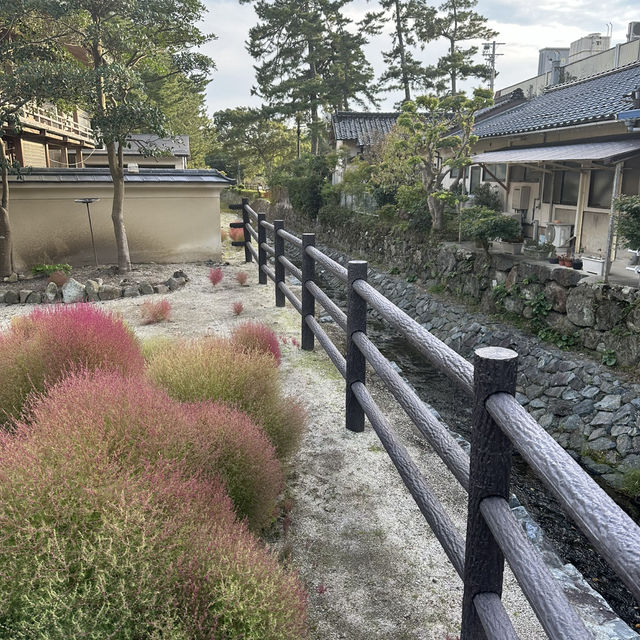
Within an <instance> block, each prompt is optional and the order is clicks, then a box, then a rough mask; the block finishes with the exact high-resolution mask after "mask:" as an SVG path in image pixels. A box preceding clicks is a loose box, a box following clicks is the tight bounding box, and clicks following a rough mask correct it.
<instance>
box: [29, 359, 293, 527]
mask: <svg viewBox="0 0 640 640" xmlns="http://www.w3.org/2000/svg"><path fill="white" fill-rule="evenodd" d="M26 413H27V419H28V421H29V422H30V423H32V424H33V425H34V427H33V429H34V431H35V432H36V433H37V437H39V438H48V437H51V438H55V437H56V435H55V434H56V433H57V432H59V431H61V430H64V429H67V428H69V427H68V425H73V426H72V429H73V433H74V434H75V433H78V434H79V433H81V432H83V433H84V435H83V439H84V442H85V443H86V444H87V446H89V447H90V449H95V448H96V447H98V448H100V446H102V445H101V443H107V445H106V446H107V447H108V451H109V454H110V456H111V457H112V459H113V460H116V461H117V462H118V464H120V465H122V466H123V468H127V469H129V470H133V471H135V470H139V469H142V468H144V466H145V465H146V464H148V463H150V462H152V461H154V460H157V459H165V460H173V461H180V462H181V464H182V465H183V467H184V469H185V470H186V471H187V472H188V473H189V474H200V475H202V476H203V477H204V478H207V479H209V480H214V479H216V478H220V479H222V481H223V482H224V484H225V486H226V487H227V490H228V492H229V495H230V496H231V499H232V501H233V504H234V506H235V508H236V513H238V515H239V516H240V517H246V518H247V519H248V521H249V524H250V526H251V527H252V528H253V529H256V530H258V529H260V528H261V527H262V526H264V525H265V524H267V523H268V521H269V520H270V518H271V517H272V515H273V512H274V509H275V504H276V500H277V497H278V494H279V492H280V490H281V488H282V484H283V479H282V473H281V470H280V464H279V462H278V461H277V459H276V457H275V450H274V448H273V445H272V444H271V443H270V442H269V440H268V439H267V437H266V435H265V434H264V432H263V431H262V430H261V429H260V428H259V427H257V426H256V425H255V424H254V423H253V422H252V421H251V419H250V418H249V416H248V415H247V414H245V413H242V412H241V411H238V410H235V409H232V408H229V407H226V406H224V405H216V404H213V403H210V402H203V403H199V404H196V405H182V404H180V403H178V402H176V401H174V400H172V399H171V398H170V397H169V396H168V395H167V394H166V393H165V392H164V391H162V390H160V389H157V388H156V387H154V386H152V385H151V384H150V383H149V382H147V381H146V380H145V379H143V378H136V379H127V378H124V377H122V376H120V375H119V374H117V373H115V372H109V371H105V372H103V371H99V372H95V373H87V372H84V373H78V374H71V375H70V376H69V377H68V378H67V379H66V380H64V381H62V382H61V383H59V384H57V385H56V386H54V387H53V388H51V389H50V390H49V392H48V394H47V395H46V396H40V397H38V398H34V399H33V400H32V401H31V402H30V404H29V407H28V410H27V412H26Z"/></svg>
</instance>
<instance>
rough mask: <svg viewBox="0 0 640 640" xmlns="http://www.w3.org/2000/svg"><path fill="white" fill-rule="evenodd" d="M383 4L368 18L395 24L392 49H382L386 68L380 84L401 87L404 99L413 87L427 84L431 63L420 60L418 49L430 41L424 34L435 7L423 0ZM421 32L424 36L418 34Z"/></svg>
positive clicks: (391, 88) (391, 0)
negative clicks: (379, 10) (416, 52)
mask: <svg viewBox="0 0 640 640" xmlns="http://www.w3.org/2000/svg"><path fill="white" fill-rule="evenodd" d="M380 7H381V8H382V11H381V12H378V13H370V14H369V15H368V17H369V20H370V21H371V22H372V23H374V24H376V23H377V25H378V26H380V25H381V24H382V23H387V22H391V23H392V24H393V33H392V46H391V49H389V50H388V51H383V53H382V57H383V59H384V61H385V63H386V65H387V69H386V71H385V72H384V73H383V74H382V76H381V77H380V87H381V89H382V90H383V91H395V90H398V89H399V90H401V91H402V92H404V99H403V102H408V101H409V100H411V92H412V90H419V89H422V88H424V87H425V83H426V78H427V76H428V67H427V65H426V64H424V63H422V62H421V61H420V60H418V58H417V57H416V55H415V49H416V48H417V47H418V46H419V47H420V48H423V47H424V44H425V43H426V42H427V40H428V38H425V34H427V33H428V32H429V29H428V25H429V24H430V22H431V20H432V19H433V16H434V14H435V10H434V9H433V7H431V6H429V5H428V4H427V3H426V2H424V0H380ZM418 32H420V33H422V38H418V37H417V34H418Z"/></svg>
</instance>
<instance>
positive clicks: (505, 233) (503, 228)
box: [462, 206, 520, 254]
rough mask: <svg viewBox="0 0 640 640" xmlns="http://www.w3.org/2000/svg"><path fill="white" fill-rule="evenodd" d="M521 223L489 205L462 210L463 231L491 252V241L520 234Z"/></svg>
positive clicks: (486, 250)
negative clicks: (490, 207) (489, 207)
mask: <svg viewBox="0 0 640 640" xmlns="http://www.w3.org/2000/svg"><path fill="white" fill-rule="evenodd" d="M519 232H520V225H519V224H518V222H517V221H516V220H514V219H513V218H510V217H508V216H505V215H503V214H501V213H498V212H496V211H493V210H492V209H488V208H487V207H479V206H474V207H469V208H468V209H464V210H463V211H462V233H463V235H464V236H466V237H467V238H472V239H474V240H477V241H479V242H480V243H481V245H482V247H483V249H484V250H485V252H486V253H487V254H488V253H489V242H490V241H491V240H496V239H497V238H508V237H513V236H516V235H518V233H519Z"/></svg>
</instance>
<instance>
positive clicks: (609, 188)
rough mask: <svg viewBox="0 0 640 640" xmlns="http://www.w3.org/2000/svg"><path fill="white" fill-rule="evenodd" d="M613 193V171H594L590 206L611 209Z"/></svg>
mask: <svg viewBox="0 0 640 640" xmlns="http://www.w3.org/2000/svg"><path fill="white" fill-rule="evenodd" d="M612 193H613V172H612V171H592V172H591V181H590V183H589V206H590V207H595V208H596V209H610V208H611V194H612Z"/></svg>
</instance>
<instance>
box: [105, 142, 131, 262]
mask: <svg viewBox="0 0 640 640" xmlns="http://www.w3.org/2000/svg"><path fill="white" fill-rule="evenodd" d="M105 146H106V147H107V157H108V158H109V173H111V180H112V181H113V206H112V208H111V220H112V221H113V230H114V232H115V235H116V247H117V249H118V270H119V271H120V273H126V272H127V271H131V257H130V256H129V242H128V241H127V231H126V229H125V226H124V162H123V155H122V145H121V144H118V148H117V149H116V143H115V142H108V143H106V145H105Z"/></svg>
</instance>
